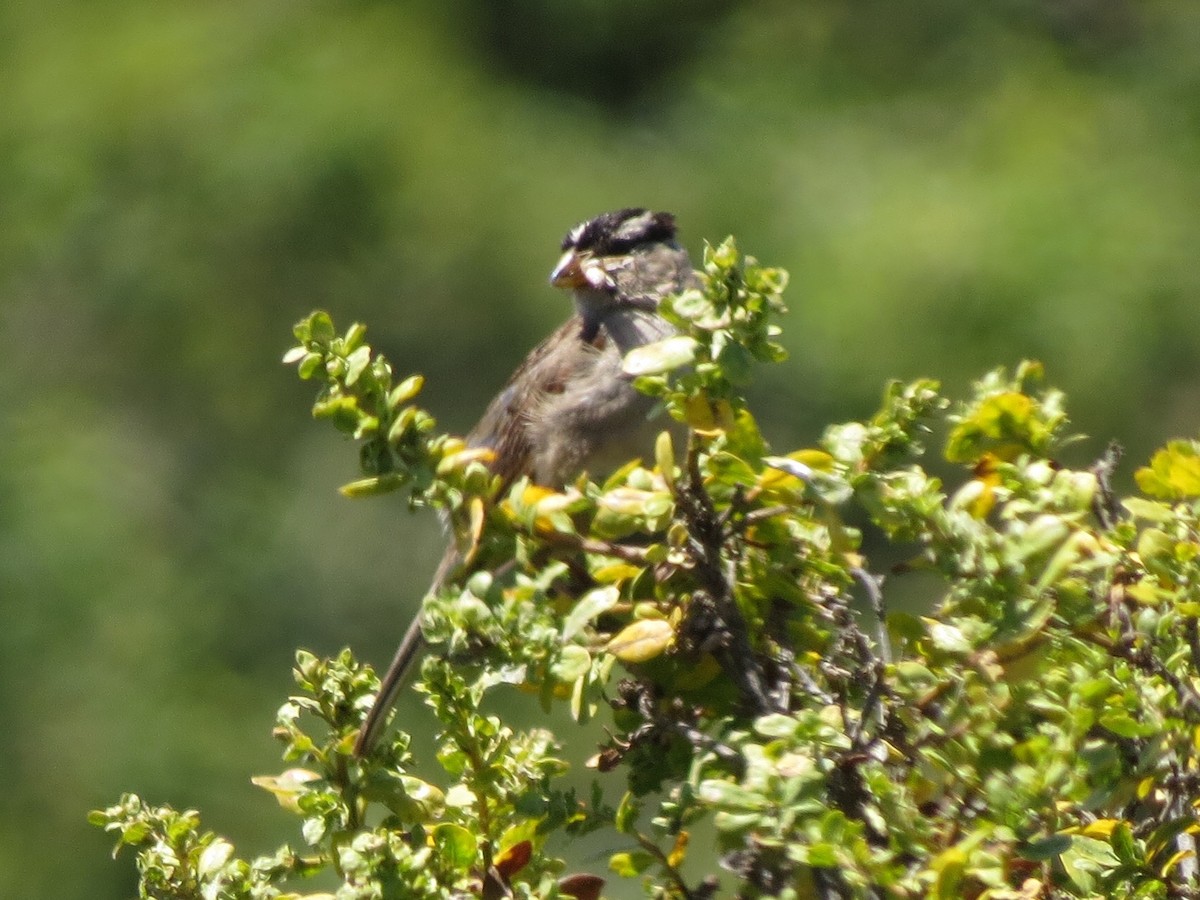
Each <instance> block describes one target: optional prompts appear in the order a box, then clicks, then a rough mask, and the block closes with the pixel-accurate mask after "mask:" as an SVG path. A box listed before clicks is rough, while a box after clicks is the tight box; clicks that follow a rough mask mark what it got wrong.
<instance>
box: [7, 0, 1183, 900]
mask: <svg viewBox="0 0 1200 900" xmlns="http://www.w3.org/2000/svg"><path fill="white" fill-rule="evenodd" d="M565 16H571V18H570V19H569V20H567V19H565V18H564V17H565ZM1198 43H1200V12H1198V11H1197V10H1196V9H1195V8H1194V4H1188V3H1181V2H1169V0H1147V2H1136V3H1135V2H1132V0H1078V2H1069V3H1065V2H1055V0H995V2H985V3H976V4H969V3H960V2H946V0H920V2H915V3H910V4H894V3H886V2H882V0H868V2H855V3H847V2H834V0H811V2H798V3H792V2H778V0H746V2H737V3H734V2H725V3H717V2H711V3H710V2H700V3H697V2H691V3H682V2H660V3H653V4H647V3H633V2H620V3H613V2H586V3H583V2H580V3H571V4H563V3H559V2H554V0H519V2H518V0H505V2H498V0H448V2H437V3H435V2H432V0H405V2H398V0H358V2H353V3H344V4H329V3H326V4H296V3H287V2H279V0H246V2H242V3H191V4H188V3H174V4H172V3H149V2H145V0H90V2H87V3H65V2H61V0H10V2H7V3H4V4H2V5H0V84H2V85H3V90H0V197H2V198H3V203H2V208H3V216H2V217H0V334H2V335H3V337H4V344H3V346H4V352H3V353H2V354H0V378H2V381H3V384H4V386H5V389H4V390H3V391H2V392H0V434H3V439H2V440H0V601H2V602H0V711H2V712H3V714H4V720H5V721H6V722H8V723H10V727H9V728H8V729H7V732H6V733H7V738H6V739H5V740H4V741H0V763H2V764H3V767H4V771H5V772H6V773H7V775H8V779H7V780H8V784H9V788H8V791H7V793H6V797H7V805H6V810H7V811H9V813H10V814H9V815H6V816H4V817H2V818H0V895H4V896H9V895H13V896H23V895H38V896H43V895H50V894H53V895H55V896H59V897H66V898H74V897H78V898H83V897H87V898H94V897H102V896H119V895H121V894H122V891H123V890H125V891H126V892H127V889H128V884H127V883H126V884H122V882H121V881H119V876H118V875H117V874H116V869H115V868H113V867H108V866H105V865H104V864H103V863H102V862H101V861H99V860H98V859H97V858H96V857H97V853H96V852H95V851H97V850H98V849H99V848H100V841H99V836H98V835H97V834H94V833H92V832H91V831H90V830H89V829H87V827H86V825H85V824H84V823H83V822H82V821H81V819H80V816H79V810H80V809H82V808H85V807H89V806H96V805H99V804H102V803H104V802H107V800H108V798H110V797H112V796H114V795H116V793H117V792H119V791H120V790H123V789H126V788H127V787H128V786H129V785H130V784H133V783H136V784H137V785H138V786H139V789H141V790H143V791H144V792H145V793H146V794H148V795H155V796H165V795H167V794H170V796H172V797H174V798H175V799H177V800H178V801H179V802H181V803H183V804H187V805H195V806H198V807H201V808H203V809H204V810H205V813H206V816H207V817H208V820H209V822H210V824H211V825H212V826H213V827H215V828H218V829H219V830H220V831H221V832H222V833H227V834H230V836H231V837H233V838H234V839H236V840H237V841H238V843H239V844H241V843H243V842H244V840H243V839H245V838H248V837H250V836H254V837H255V838H256V839H257V838H259V837H261V836H262V835H264V834H266V833H270V832H271V829H276V830H275V833H277V834H280V832H279V831H278V827H277V825H276V824H275V820H274V818H273V817H271V816H270V815H268V814H266V813H263V812H261V811H260V808H259V807H257V806H256V805H254V804H253V803H251V802H249V801H250V798H252V797H253V796H254V789H253V788H252V787H251V786H250V785H248V784H244V783H242V782H241V780H240V773H243V772H245V771H248V770H250V771H255V770H262V769H264V768H265V767H266V766H267V765H269V761H270V760H271V758H272V755H273V748H272V747H271V745H270V743H269V741H267V740H266V739H265V737H262V738H259V739H258V741H257V743H256V741H255V739H254V738H253V737H252V736H253V735H258V734H261V730H260V729H259V727H258V724H257V723H260V722H261V721H262V719H263V716H264V715H267V714H269V712H270V710H271V709H273V708H274V707H275V705H277V698H278V696H279V694H280V693H281V692H282V691H284V690H285V689H286V682H285V679H284V678H283V675H282V673H283V672H284V671H285V669H286V666H287V662H288V660H289V659H290V658H291V654H292V651H293V649H294V648H295V647H296V646H298V645H306V646H311V647H314V648H315V649H317V650H318V652H320V653H321V654H322V655H329V654H333V653H334V652H335V651H336V650H337V649H338V648H339V647H341V646H344V645H349V646H352V647H354V648H355V650H356V652H357V653H359V654H360V655H361V656H362V657H364V658H369V659H372V660H375V661H381V660H383V659H385V658H386V655H387V654H388V653H390V651H391V649H392V644H393V642H394V640H395V638H396V636H397V635H398V634H399V633H400V631H401V630H402V628H403V627H404V623H405V621H406V618H407V617H408V616H409V615H410V614H411V612H412V611H413V607H414V604H415V602H416V598H417V597H418V596H419V595H420V593H421V592H422V591H423V589H424V587H425V583H426V581H427V577H428V574H429V573H430V571H431V569H432V567H433V565H434V564H435V560H436V558H437V556H438V554H439V552H440V548H439V544H440V537H439V535H438V534H437V531H436V526H434V525H433V524H432V522H430V521H428V519H426V520H419V519H411V520H410V519H408V518H406V517H404V516H401V515H398V514H397V510H396V509H395V508H394V507H391V506H389V505H388V504H386V503H379V504H359V505H357V506H355V507H352V508H351V509H350V510H349V511H348V510H347V507H346V504H344V502H342V501H341V498H339V497H338V495H337V494H336V491H335V490H334V487H335V486H336V485H337V484H339V483H341V482H342V481H344V480H346V479H347V478H348V475H347V472H348V470H349V466H348V463H347V461H346V460H345V459H344V457H342V456H340V455H339V454H338V452H337V448H336V447H330V446H329V445H328V444H327V443H326V442H324V441H323V440H321V437H320V436H319V435H314V434H312V432H311V430H309V429H307V428H305V426H304V423H303V422H301V421H299V420H297V419H295V418H294V417H290V416H286V415H284V416H281V415H280V414H279V411H280V410H287V409H294V408H295V407H296V405H297V403H298V402H300V398H301V397H302V396H303V392H302V391H301V390H300V389H299V388H298V387H297V386H296V385H295V384H294V383H293V382H292V380H290V379H289V378H287V377H285V376H284V375H283V374H281V373H280V372H279V371H278V367H277V366H276V365H275V362H274V360H275V356H276V353H275V350H271V349H270V348H275V349H276V350H278V351H280V352H282V350H283V349H284V347H283V345H282V342H281V340H280V337H279V336H280V335H282V334H284V333H285V330H286V328H287V327H288V326H289V325H290V324H291V323H292V322H294V321H295V320H296V318H297V317H298V316H299V315H300V314H301V313H303V312H304V311H306V310H309V309H312V308H315V307H323V308H327V309H329V310H330V311H331V312H332V313H333V315H334V316H335V318H336V319H337V320H338V321H352V320H362V321H369V322H371V323H372V329H373V330H372V338H373V340H374V341H375V343H376V344H378V345H379V346H381V347H383V348H385V349H386V350H387V352H388V355H389V357H390V358H391V359H393V360H394V361H396V362H397V364H398V365H399V367H400V369H402V370H403V371H404V372H420V373H422V374H424V375H426V376H427V377H428V386H427V387H426V389H425V391H424V392H423V394H422V397H423V404H424V406H425V407H426V408H427V409H428V410H429V411H430V412H431V413H432V414H433V415H435V416H436V417H437V418H438V420H439V421H440V422H441V423H442V424H443V425H444V426H445V427H446V428H448V429H450V430H452V431H458V432H461V431H463V430H465V429H466V428H467V427H468V426H469V425H470V424H471V422H472V421H473V420H474V419H475V417H477V416H478V414H479V413H480V412H481V411H482V409H483V407H484V405H485V403H486V400H487V398H488V397H490V396H491V395H492V394H493V393H494V391H495V390H496V389H497V388H498V387H499V385H500V384H501V383H502V382H503V379H504V377H505V376H506V375H507V373H508V372H509V371H511V369H512V368H513V366H514V365H515V364H516V363H517V362H518V361H519V360H520V359H521V358H522V356H523V355H524V353H525V352H526V351H527V349H528V348H529V347H531V346H532V345H533V344H534V343H535V342H536V341H537V340H538V339H539V338H540V337H541V336H543V335H544V334H545V333H547V332H548V331H549V330H550V328H551V327H552V326H553V325H554V324H556V323H557V322H558V321H560V320H561V318H562V317H563V315H564V312H565V310H564V305H565V304H564V301H563V299H562V298H561V297H559V296H557V295H556V294H555V293H554V292H553V291H552V290H551V289H550V288H548V287H547V286H546V285H545V283H544V281H545V274H546V273H547V272H548V269H549V268H550V266H551V265H552V263H553V261H554V256H555V249H556V247H557V242H558V240H559V238H560V237H561V235H562V233H563V232H564V231H565V229H566V228H567V226H569V225H570V224H571V223H573V222H574V221H578V220H579V219H581V218H583V217H586V216H588V215H591V214H594V213H596V212H599V211H601V210H604V209H610V208H614V207H619V206H622V205H626V204H641V205H649V206H654V207H658V208H664V209H669V210H672V211H673V212H675V213H677V214H678V216H679V219H680V222H681V224H682V226H683V232H684V237H685V239H686V240H687V241H688V242H689V243H690V244H691V246H692V248H693V250H695V251H698V248H699V244H700V240H701V238H702V237H704V236H711V235H720V234H725V233H727V232H729V231H736V232H737V233H738V234H739V235H740V236H741V238H742V239H743V241H745V242H746V243H747V244H748V245H750V246H753V247H754V248H755V249H756V250H757V251H758V252H759V253H760V254H761V255H763V256H765V257H768V258H770V259H771V260H773V261H777V262H779V263H780V264H781V265H784V266H786V267H787V268H788V269H789V270H790V271H791V272H792V276H793V277H792V286H791V295H790V296H791V298H792V299H791V302H790V306H791V310H792V311H791V327H790V328H789V331H788V332H787V334H786V335H785V337H784V338H783V340H784V343H785V345H786V347H787V349H788V350H789V351H790V358H789V361H788V362H787V364H786V365H781V366H778V367H773V369H774V374H771V373H766V374H764V376H763V377H762V378H761V379H760V380H759V381H758V386H757V388H756V390H757V391H758V393H757V395H756V398H755V399H756V409H757V410H758V413H759V415H760V417H761V421H762V427H763V430H764V431H765V432H766V433H767V434H768V435H769V436H770V437H771V439H772V440H773V442H775V443H776V444H777V445H779V446H798V445H803V444H811V443H812V442H813V441H814V440H815V437H816V434H817V429H818V427H819V426H820V424H821V423H824V422H827V421H833V420H841V419H851V418H861V417H862V415H863V414H864V412H863V411H864V410H866V409H869V408H870V404H871V403H873V401H874V397H875V393H876V391H877V386H878V385H879V384H880V383H881V382H883V381H884V380H885V379H887V378H890V377H894V376H901V377H906V378H915V377H917V376H921V375H936V376H939V377H942V378H944V379H945V380H946V381H947V383H948V384H949V385H951V386H952V387H954V388H956V389H961V388H962V387H963V386H964V385H965V383H966V379H967V377H968V376H970V375H974V374H977V373H978V372H980V371H982V370H984V369H987V368H989V367H991V366H993V365H995V364H997V363H999V362H1003V361H1006V360H1013V359H1018V358H1022V357H1035V358H1038V359H1041V360H1043V361H1044V362H1045V363H1046V364H1047V366H1048V368H1049V370H1050V371H1051V372H1053V373H1054V376H1055V382H1056V384H1058V385H1059V386H1060V387H1061V388H1063V389H1064V390H1065V391H1066V392H1067V393H1068V395H1069V396H1070V397H1071V398H1072V413H1073V419H1074V421H1075V423H1076V427H1077V428H1079V429H1080V430H1081V431H1083V432H1086V433H1088V434H1090V435H1093V436H1095V437H1096V438H1097V440H1095V441H1093V442H1091V443H1090V444H1080V445H1078V446H1077V447H1075V448H1072V450H1071V451H1070V452H1071V453H1072V454H1074V455H1077V457H1078V459H1080V460H1082V459H1085V458H1087V457H1088V456H1092V455H1095V454H1096V453H1097V452H1098V448H1099V446H1100V444H1101V443H1103V442H1104V441H1105V440H1107V438H1108V437H1110V436H1116V437H1118V438H1120V439H1121V440H1122V441H1123V442H1124V443H1125V444H1126V446H1127V448H1128V451H1129V453H1128V458H1129V459H1132V460H1134V461H1136V462H1135V464H1134V465H1130V466H1128V467H1126V468H1125V469H1123V470H1122V471H1123V472H1125V473H1128V472H1131V471H1132V470H1133V469H1134V468H1136V465H1139V464H1140V463H1141V462H1144V461H1146V460H1148V459H1149V458H1150V455H1151V453H1152V452H1153V450H1154V449H1155V448H1156V447H1158V446H1160V445H1162V444H1164V442H1165V441H1166V440H1167V439H1169V438H1171V437H1174V436H1177V435H1193V434H1195V430H1196V429H1195V424H1196V422H1197V420H1200V399H1198V398H1200V384H1198V383H1197V382H1198V379H1197V372H1196V363H1195V361H1196V359H1197V358H1198V357H1200V337H1197V336H1198V335H1200V303H1197V302H1196V298H1197V282H1198V281H1200V268H1198V266H1200V264H1198V263H1197V255H1196V253H1195V247H1196V246H1197V244H1198V240H1197V238H1198V236H1200V204H1197V203H1196V202H1194V201H1195V197H1196V196H1198V195H1200V142H1198V140H1197V138H1198V136H1200V124H1198V123H1200V108H1198V107H1200V100H1198V99H1197V98H1198V97H1200V90H1197V85H1198V82H1200V55H1198V54H1196V53H1195V52H1193V51H1194V48H1195V47H1196V46H1197V44H1198ZM268 350H269V351H270V352H265V351H268ZM1121 477H1122V476H1121V475H1118V478H1121ZM1124 478H1125V481H1126V482H1127V483H1128V481H1129V479H1128V475H1127V474H1126V475H1125V476H1124ZM514 705H515V704H514ZM407 711H408V712H409V713H414V712H415V713H419V712H420V710H417V709H415V708H414V707H411V706H410V707H409V708H408V710H407ZM506 715H509V716H520V715H521V713H519V712H517V711H516V710H514V709H513V708H512V706H510V707H509V708H508V709H506ZM239 785H240V786H239ZM181 791H182V793H181ZM64 846H65V847H66V848H68V853H69V855H70V856H71V858H72V864H71V865H69V866H64V865H63V864H62V859H63V852H62V848H63V847H64Z"/></svg>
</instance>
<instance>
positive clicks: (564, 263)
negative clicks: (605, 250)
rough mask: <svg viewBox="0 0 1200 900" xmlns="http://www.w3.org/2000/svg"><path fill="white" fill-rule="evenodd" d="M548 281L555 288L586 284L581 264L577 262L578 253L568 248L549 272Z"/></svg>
mask: <svg viewBox="0 0 1200 900" xmlns="http://www.w3.org/2000/svg"><path fill="white" fill-rule="evenodd" d="M550 283H551V284H552V285H554V286H555V287H556V288H581V287H583V286H584V285H585V284H587V279H586V278H584V277H583V266H581V265H580V264H579V254H578V253H576V252H575V251H574V250H568V251H567V252H566V253H564V254H563V255H562V259H560V260H559V261H558V265H557V266H555V267H554V271H553V272H551V273H550Z"/></svg>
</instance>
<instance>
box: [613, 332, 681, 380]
mask: <svg viewBox="0 0 1200 900" xmlns="http://www.w3.org/2000/svg"><path fill="white" fill-rule="evenodd" d="M696 347H697V344H696V339H695V338H691V337H688V336H687V335H682V334H678V335H674V336H672V337H669V338H664V339H663V340H661V341H656V342H655V343H653V344H646V345H645V346H643V347H637V348H635V349H633V350H630V351H629V352H628V353H627V354H625V359H624V361H623V362H622V364H621V368H622V369H623V370H624V371H625V374H627V375H634V376H638V375H660V374H662V373H664V372H671V371H673V370H675V369H678V368H679V367H680V366H686V365H689V364H690V363H691V362H692V361H693V360H694V359H695V358H696Z"/></svg>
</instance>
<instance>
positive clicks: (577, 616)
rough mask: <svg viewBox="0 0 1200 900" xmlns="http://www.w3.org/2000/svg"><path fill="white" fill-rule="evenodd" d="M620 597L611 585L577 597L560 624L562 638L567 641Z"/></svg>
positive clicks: (606, 610)
mask: <svg viewBox="0 0 1200 900" xmlns="http://www.w3.org/2000/svg"><path fill="white" fill-rule="evenodd" d="M620 599H621V592H620V591H619V590H618V589H617V588H616V587H613V586H612V585H609V586H607V587H600V588H595V589H594V590H590V591H588V592H587V593H586V594H584V595H583V596H582V597H580V598H579V602H578V603H576V604H575V606H574V607H573V608H572V609H571V611H570V612H569V613H567V616H566V618H565V619H563V625H562V639H563V640H564V641H569V640H571V639H572V638H573V637H575V635H577V634H579V632H581V631H583V629H584V628H585V627H586V626H587V625H588V623H590V622H592V621H594V620H595V619H596V617H597V616H600V615H603V614H604V613H606V612H608V611H609V610H610V609H612V608H613V607H614V606H616V605H617V601H618V600H620Z"/></svg>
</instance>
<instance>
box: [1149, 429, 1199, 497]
mask: <svg viewBox="0 0 1200 900" xmlns="http://www.w3.org/2000/svg"><path fill="white" fill-rule="evenodd" d="M1134 478H1135V479H1136V481H1137V484H1138V487H1139V488H1141V489H1142V491H1143V492H1144V493H1146V494H1149V495H1150V496H1151V497H1158V498H1160V499H1163V500H1183V499H1187V498H1191V497H1200V444H1197V442H1196V441H1171V442H1170V443H1169V444H1167V446H1166V447H1164V448H1163V449H1161V450H1159V451H1158V452H1157V453H1155V454H1154V456H1152V457H1151V458H1150V465H1149V466H1148V467H1145V468H1141V469H1138V470H1137V471H1136V472H1135V473H1134Z"/></svg>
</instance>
